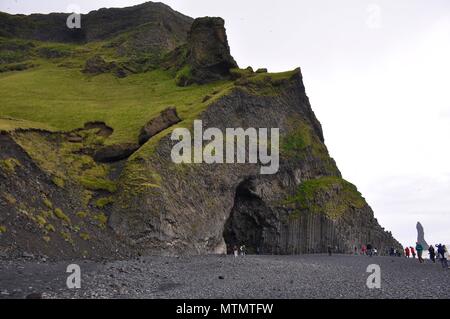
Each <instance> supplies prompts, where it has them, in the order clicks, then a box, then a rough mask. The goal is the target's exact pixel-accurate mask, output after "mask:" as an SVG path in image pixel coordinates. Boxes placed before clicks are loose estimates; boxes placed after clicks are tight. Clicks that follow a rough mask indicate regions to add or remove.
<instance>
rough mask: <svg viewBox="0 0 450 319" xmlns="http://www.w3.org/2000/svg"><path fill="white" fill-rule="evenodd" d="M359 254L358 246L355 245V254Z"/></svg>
mask: <svg viewBox="0 0 450 319" xmlns="http://www.w3.org/2000/svg"><path fill="white" fill-rule="evenodd" d="M356 255H358V247H357V246H355V256H356Z"/></svg>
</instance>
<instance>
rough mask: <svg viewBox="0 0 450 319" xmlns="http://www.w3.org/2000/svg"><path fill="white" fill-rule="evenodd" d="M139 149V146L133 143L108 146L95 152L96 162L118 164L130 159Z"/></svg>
mask: <svg viewBox="0 0 450 319" xmlns="http://www.w3.org/2000/svg"><path fill="white" fill-rule="evenodd" d="M138 149H139V145H138V144H133V143H124V144H115V145H108V146H104V147H102V148H100V149H99V150H97V151H96V152H95V154H94V160H95V161H96V162H100V163H111V162H117V161H121V160H123V159H126V158H128V157H129V156H130V155H131V154H133V153H134V152H136V151H137V150H138Z"/></svg>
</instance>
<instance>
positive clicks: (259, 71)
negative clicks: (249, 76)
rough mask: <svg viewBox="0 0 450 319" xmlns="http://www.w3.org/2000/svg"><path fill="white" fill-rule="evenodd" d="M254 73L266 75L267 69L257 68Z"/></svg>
mask: <svg viewBox="0 0 450 319" xmlns="http://www.w3.org/2000/svg"><path fill="white" fill-rule="evenodd" d="M256 73H267V69H266V68H259V69H258V70H256Z"/></svg>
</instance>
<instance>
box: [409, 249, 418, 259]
mask: <svg viewBox="0 0 450 319" xmlns="http://www.w3.org/2000/svg"><path fill="white" fill-rule="evenodd" d="M409 249H410V250H411V254H412V256H413V259H416V251H415V250H414V247H409Z"/></svg>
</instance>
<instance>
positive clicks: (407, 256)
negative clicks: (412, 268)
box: [405, 247, 409, 258]
mask: <svg viewBox="0 0 450 319" xmlns="http://www.w3.org/2000/svg"><path fill="white" fill-rule="evenodd" d="M405 256H406V258H409V247H406V248H405Z"/></svg>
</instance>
